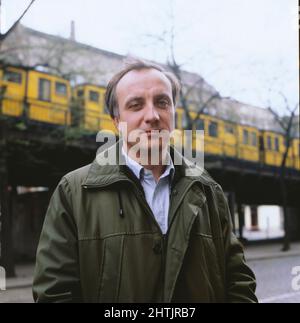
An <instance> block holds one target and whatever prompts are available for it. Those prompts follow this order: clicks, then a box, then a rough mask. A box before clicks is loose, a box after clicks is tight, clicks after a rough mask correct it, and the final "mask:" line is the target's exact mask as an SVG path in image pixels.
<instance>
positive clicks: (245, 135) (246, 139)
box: [243, 129, 249, 145]
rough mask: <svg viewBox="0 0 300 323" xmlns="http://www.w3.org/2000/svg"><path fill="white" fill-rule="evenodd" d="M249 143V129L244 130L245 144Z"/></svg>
mask: <svg viewBox="0 0 300 323" xmlns="http://www.w3.org/2000/svg"><path fill="white" fill-rule="evenodd" d="M248 143H249V132H248V130H245V129H244V130H243V144H244V145H248Z"/></svg>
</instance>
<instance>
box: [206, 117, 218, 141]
mask: <svg viewBox="0 0 300 323" xmlns="http://www.w3.org/2000/svg"><path fill="white" fill-rule="evenodd" d="M208 134H209V136H210V137H218V123H217V122H214V121H211V122H210V123H209V128H208Z"/></svg>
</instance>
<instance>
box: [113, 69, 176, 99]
mask: <svg viewBox="0 0 300 323" xmlns="http://www.w3.org/2000/svg"><path fill="white" fill-rule="evenodd" d="M145 91H153V92H164V93H167V94H169V95H170V96H172V85H171V82H170V80H169V79H168V78H167V77H166V76H165V75H164V74H163V73H162V72H160V71H158V70H156V69H141V70H133V71H130V72H128V73H127V74H125V75H124V76H123V77H122V78H121V80H120V81H119V83H118V85H117V88H116V94H117V97H118V98H120V97H125V96H129V95H132V94H137V95H142V94H143V93H145Z"/></svg>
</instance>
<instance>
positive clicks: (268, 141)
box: [267, 136, 272, 150]
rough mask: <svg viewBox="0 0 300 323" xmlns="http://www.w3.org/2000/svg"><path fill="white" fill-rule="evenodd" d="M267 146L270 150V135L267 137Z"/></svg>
mask: <svg viewBox="0 0 300 323" xmlns="http://www.w3.org/2000/svg"><path fill="white" fill-rule="evenodd" d="M267 148H268V150H272V138H271V137H270V136H268V137H267Z"/></svg>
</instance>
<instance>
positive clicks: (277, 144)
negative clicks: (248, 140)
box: [261, 131, 293, 167]
mask: <svg viewBox="0 0 300 323" xmlns="http://www.w3.org/2000/svg"><path fill="white" fill-rule="evenodd" d="M285 149H286V147H285V138H284V136H283V135H282V134H280V133H276V132H272V131H262V132H261V151H262V154H261V158H262V162H263V163H264V164H266V165H269V166H276V167H280V165H281V163H282V158H283V154H284V152H285ZM286 166H287V167H293V149H292V147H290V149H289V152H288V157H287V159H286Z"/></svg>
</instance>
